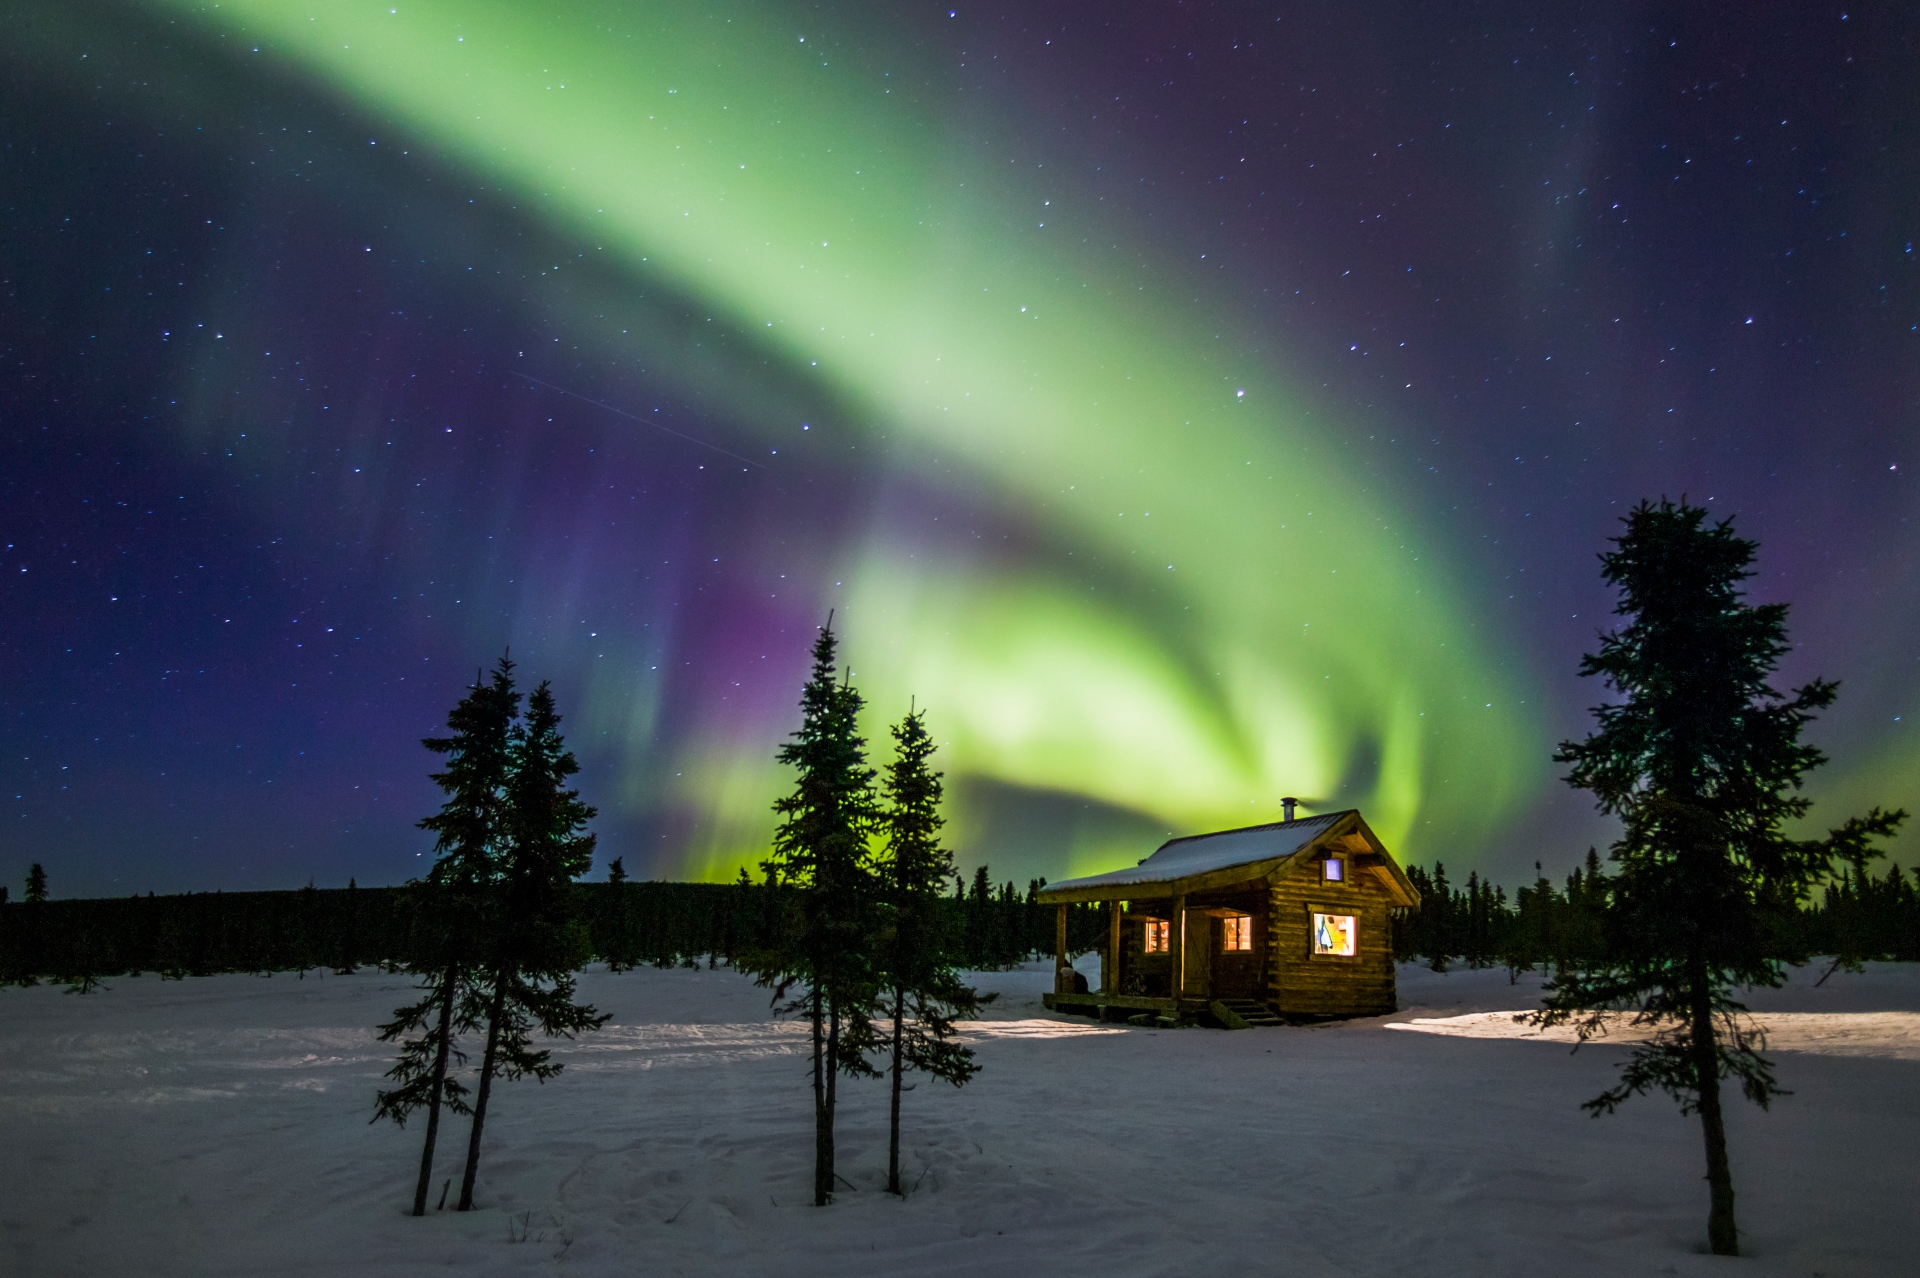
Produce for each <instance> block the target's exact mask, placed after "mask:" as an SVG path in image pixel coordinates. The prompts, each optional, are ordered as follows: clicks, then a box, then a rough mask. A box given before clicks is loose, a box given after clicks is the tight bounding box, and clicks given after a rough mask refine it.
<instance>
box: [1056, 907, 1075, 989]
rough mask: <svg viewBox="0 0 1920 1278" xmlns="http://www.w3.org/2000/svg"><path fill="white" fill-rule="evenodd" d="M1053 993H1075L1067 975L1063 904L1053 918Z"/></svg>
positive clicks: (1065, 914)
mask: <svg viewBox="0 0 1920 1278" xmlns="http://www.w3.org/2000/svg"><path fill="white" fill-rule="evenodd" d="M1053 992H1054V993H1055V994H1071V993H1073V978H1072V977H1070V976H1068V975H1067V907H1066V903H1065V902H1062V903H1061V905H1060V908H1059V911H1058V913H1056V914H1055V915H1054V918H1053Z"/></svg>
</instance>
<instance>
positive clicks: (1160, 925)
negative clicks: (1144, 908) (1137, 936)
mask: <svg viewBox="0 0 1920 1278" xmlns="http://www.w3.org/2000/svg"><path fill="white" fill-rule="evenodd" d="M1172 927H1173V925H1172V924H1171V923H1168V922H1167V921H1166V920H1165V919H1148V920H1147V943H1146V952H1147V953H1148V954H1165V953H1166V952H1167V950H1168V948H1169V946H1168V944H1167V942H1168V940H1169V939H1170V937H1169V933H1170V932H1171V931H1172Z"/></svg>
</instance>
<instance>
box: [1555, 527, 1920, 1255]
mask: <svg viewBox="0 0 1920 1278" xmlns="http://www.w3.org/2000/svg"><path fill="white" fill-rule="evenodd" d="M1706 516H1707V512H1706V511H1705V510H1703V509H1701V508H1700V507H1697V506H1691V505H1688V504H1686V502H1685V500H1684V499H1682V502H1681V504H1679V505H1674V504H1673V503H1671V502H1668V501H1665V500H1662V501H1661V502H1660V503H1659V504H1658V505H1654V504H1651V503H1648V502H1642V503H1641V504H1640V505H1639V506H1637V507H1635V509H1634V510H1633V511H1632V513H1631V514H1629V515H1628V516H1627V518H1626V520H1625V523H1626V531H1625V533H1624V534H1623V535H1622V536H1621V537H1619V538H1617V539H1616V540H1615V542H1614V545H1615V547H1616V548H1615V549H1614V550H1612V551H1609V552H1606V553H1604V554H1602V555H1601V575H1602V576H1603V577H1604V578H1605V579H1606V581H1607V582H1608V583H1610V584H1611V585H1613V586H1614V587H1616V588H1617V589H1618V590H1619V592H1620V599H1619V603H1618V606H1617V607H1616V608H1615V612H1616V613H1617V614H1618V615H1620V616H1623V617H1627V618H1629V619H1630V620H1629V621H1628V622H1627V623H1626V624H1625V625H1624V626H1622V627H1621V628H1619V629H1617V630H1615V631H1613V632H1611V633H1608V634H1603V635H1602V636H1601V637H1600V650H1599V652H1598V653H1595V654H1591V655H1588V656H1587V657H1586V658H1584V660H1583V661H1582V663H1581V667H1580V672H1581V674H1582V675H1589V676H1590V675H1598V676H1599V677H1600V678H1601V679H1602V680H1603V681H1604V682H1605V684H1606V685H1607V687H1608V688H1609V689H1610V690H1612V692H1613V693H1615V694H1616V696H1617V699H1616V700H1614V701H1612V702H1610V703H1608V704H1605V705H1601V706H1598V707H1596V708H1595V709H1594V711H1593V714H1594V717H1595V718H1596V719H1597V720H1598V721H1599V729H1598V731H1596V732H1594V733H1593V734H1592V735H1590V736H1588V737H1587V738H1586V739H1585V740H1584V741H1578V742H1574V741H1569V742H1565V743H1563V744H1562V746H1561V747H1560V750H1559V752H1558V753H1557V754H1556V755H1555V756H1554V757H1555V759H1556V760H1558V761H1559V762H1562V763H1568V764H1571V765H1572V768H1571V770H1570V771H1569V773H1568V774H1567V780H1568V782H1570V783H1571V784H1572V785H1574V786H1576V787H1578V788H1580V789H1584V790H1589V791H1591V792H1592V793H1593V795H1594V797H1595V800H1596V802H1597V806H1598V807H1599V808H1600V810H1601V811H1603V812H1605V813H1608V814H1610V815H1613V816H1616V817H1618V818H1619V819H1620V821H1621V824H1622V827H1623V829H1622V833H1621V836H1620V838H1619V840H1618V841H1617V842H1615V843H1614V845H1613V848H1612V854H1611V855H1612V860H1613V861H1614V862H1615V863H1616V865H1617V866H1618V869H1617V871H1616V873H1614V874H1613V875H1611V876H1609V877H1608V879H1607V883H1606V888H1607V891H1606V892H1605V894H1604V895H1596V894H1595V893H1594V892H1593V891H1592V890H1591V888H1588V889H1584V890H1582V891H1581V893H1580V895H1581V897H1582V898H1584V901H1583V903H1584V904H1585V906H1586V907H1587V908H1589V909H1594V910H1597V911H1598V913H1599V916H1600V919H1601V923H1602V928H1603V936H1602V938H1601V939H1602V944H1603V945H1604V950H1603V953H1602V954H1601V955H1600V956H1597V957H1588V958H1586V959H1584V960H1583V961H1580V962H1578V963H1577V964H1576V965H1571V966H1567V965H1563V966H1562V968H1561V969H1560V970H1559V971H1558V972H1557V973H1556V977H1555V981H1554V983H1553V985H1552V987H1551V990H1552V992H1551V995H1550V997H1549V998H1548V1000H1547V1005H1546V1006H1547V1010H1546V1011H1545V1012H1544V1013H1543V1014H1542V1017H1541V1019H1543V1020H1544V1021H1546V1022H1547V1023H1554V1022H1560V1021H1572V1022H1574V1023H1575V1024H1576V1025H1577V1027H1578V1029H1579V1033H1580V1037H1581V1039H1582V1041H1585V1040H1586V1039H1588V1038H1590V1037H1592V1036H1594V1035H1596V1034H1600V1033H1603V1032H1604V1031H1605V1020H1604V1017H1605V1015H1606V1013H1607V1011H1608V1010H1610V1009H1611V1010H1615V1011H1620V1010H1624V1011H1628V1012H1630V1013H1632V1015H1633V1019H1634V1023H1635V1024H1637V1025H1641V1026H1644V1027H1648V1028H1651V1029H1652V1030H1653V1036H1652V1037H1651V1039H1649V1040H1648V1041H1647V1042H1646V1043H1644V1044H1643V1045H1641V1046H1639V1047H1636V1048H1635V1049H1634V1051H1633V1053H1632V1055H1631V1057H1630V1058H1629V1060H1628V1061H1627V1063H1626V1064H1625V1066H1624V1067H1623V1069H1622V1073H1621V1079H1620V1083H1619V1085H1618V1086H1616V1087H1614V1088H1612V1089H1610V1090H1609V1091H1607V1092H1606V1093H1604V1094H1603V1095H1601V1096H1598V1097H1596V1098H1594V1099H1593V1100H1591V1101H1588V1102H1587V1103H1586V1105H1585V1108H1586V1109H1587V1110H1589V1111H1590V1112H1592V1113H1594V1114H1600V1113H1608V1112H1611V1111H1612V1110H1613V1109H1614V1108H1615V1107H1617V1106H1618V1105H1619V1104H1621V1102H1623V1101H1625V1100H1626V1099H1627V1098H1628V1097H1629V1096H1632V1095H1634V1094H1636V1093H1645V1092H1648V1091H1652V1090H1656V1089H1657V1090H1660V1091H1664V1092H1667V1093H1668V1094H1669V1095H1671V1096H1673V1097H1674V1098H1675V1099H1676V1100H1677V1101H1678V1102H1679V1103H1680V1108H1681V1112H1682V1113H1684V1114H1689V1115H1691V1114H1698V1115H1699V1116H1700V1123H1701V1129H1702V1134H1703V1136H1704V1138H1705V1144H1706V1156H1707V1183H1708V1187H1709V1193H1710V1199H1711V1206H1710V1210H1709V1214H1708V1219H1707V1236H1708V1242H1709V1244H1710V1246H1711V1247H1712V1249H1713V1251H1714V1252H1715V1253H1716V1254H1720V1255H1737V1254H1738V1252H1739V1234H1738V1230H1737V1228H1736V1226H1735V1221H1734V1207H1733V1202H1734V1197H1733V1176H1732V1172H1731V1169H1730V1166H1729V1163H1728V1157H1727V1140H1726V1129H1725V1119H1724V1116H1723V1112H1722V1107H1721V1094H1720V1080H1721V1079H1723V1078H1732V1079H1737V1080H1739V1083H1740V1088H1741V1091H1742V1092H1743V1093H1744V1094H1745V1095H1746V1097H1747V1099H1748V1100H1750V1101H1752V1102H1754V1103H1755V1104H1757V1105H1759V1106H1760V1107H1761V1108H1763V1109H1764V1108H1766V1107H1767V1104H1768V1102H1769V1100H1770V1099H1771V1098H1772V1097H1773V1096H1774V1095H1775V1094H1776V1093H1777V1092H1778V1091H1779V1087H1778V1085H1777V1084H1776V1083H1775V1081H1774V1076H1773V1070H1772V1064H1771V1062H1769V1061H1767V1060H1766V1059H1765V1058H1763V1057H1762V1056H1761V1054H1760V1053H1761V1051H1762V1050H1763V1049H1764V1047H1765V1040H1764V1037H1763V1036H1762V1035H1761V1034H1760V1032H1759V1031H1758V1030H1757V1029H1755V1028H1754V1027H1753V1025H1752V1022H1751V1021H1750V1020H1749V1019H1748V1018H1746V1017H1745V1016H1744V1012H1745V1010H1746V1009H1745V1008H1744V1007H1742V1006H1741V1005H1740V1004H1739V1003H1737V1002H1735V1001H1734V998H1733V991H1734V989H1735V988H1736V987H1742V986H1778V985H1780V984H1781V983H1782V981H1783V980H1784V975H1783V960H1785V961H1792V962H1796V963H1797V962H1804V961H1805V959H1806V957H1807V956H1806V955H1804V954H1799V953H1796V952H1793V949H1792V948H1791V947H1792V944H1793V943H1792V941H1791V939H1790V938H1791V937H1793V936H1794V935H1795V934H1796V931H1797V929H1796V928H1795V927H1794V924H1795V923H1797V921H1798V920H1797V915H1798V912H1799V909H1800V907H1801V906H1802V904H1803V903H1804V902H1805V901H1806V900H1807V898H1808V896H1809V895H1810V893H1811V891H1812V889H1813V887H1814V886H1815V885H1816V884H1817V883H1818V882H1819V881H1820V880H1822V879H1825V878H1827V877H1828V876H1830V875H1831V874H1832V873H1833V870H1834V866H1835V862H1836V861H1845V862H1849V863H1852V864H1854V865H1856V866H1857V865H1859V864H1860V863H1861V862H1863V861H1864V860H1866V859H1867V858H1869V857H1871V856H1873V855H1877V853H1876V852H1875V851H1874V850H1873V848H1872V843H1873V840H1875V839H1877V838H1879V837H1882V836H1885V835H1888V834H1891V833H1892V832H1893V831H1894V829H1895V828H1896V827H1897V826H1898V825H1899V824H1900V822H1901V821H1902V820H1903V819H1904V818H1905V816H1906V813H1904V812H1900V811H1893V812H1883V811H1881V810H1880V809H1878V808H1875V809H1873V810H1872V811H1871V812H1869V813H1868V814H1867V815H1866V816H1864V817H1854V818H1849V819H1848V820H1847V821H1846V822H1845V823H1844V824H1843V825H1841V826H1840V827H1838V828H1837V829H1834V830H1831V831H1830V832H1829V833H1828V834H1827V836H1826V837H1825V838H1820V839H1796V838H1790V837H1788V836H1787V834H1786V833H1785V832H1784V831H1783V828H1782V827H1783V826H1784V825H1785V824H1786V823H1788V822H1791V821H1794V820H1796V819H1798V818H1800V817H1802V816H1804V815H1805V814H1806V813H1807V811H1808V808H1809V806H1810V803H1809V801H1808V800H1807V799H1806V798H1804V797H1803V796H1801V794H1800V793H1799V789H1800V785H1801V779H1802V777H1803V776H1804V775H1805V774H1806V773H1807V772H1808V771H1809V770H1810V769H1812V768H1815V767H1817V766H1819V765H1820V764H1821V763H1823V762H1824V761H1825V759H1824V756H1823V755H1822V754H1821V752H1820V751H1819V750H1817V749H1816V748H1814V747H1813V746H1810V745H1804V744H1802V743H1801V741H1800V733H1801V730H1802V729H1803V728H1804V727H1805V726H1806V724H1807V723H1808V722H1809V721H1810V720H1811V719H1812V718H1813V717H1814V714H1815V712H1817V711H1819V710H1822V709H1824V708H1826V707H1827V706H1829V705H1831V704H1832V703H1833V699H1834V695H1835V691H1836V687H1837V685H1835V684H1833V683H1829V682H1826V681H1825V680H1821V679H1815V680H1813V681H1811V682H1810V683H1808V684H1806V685H1805V686H1804V687H1801V688H1798V689H1795V690H1794V692H1793V694H1792V695H1791V696H1784V697H1783V696H1782V695H1781V694H1779V693H1778V692H1776V691H1774V689H1773V688H1772V687H1771V686H1769V683H1768V680H1769V678H1770V676H1771V675H1772V673H1773V671H1774V669H1775V667H1776V666H1777V664H1778V662H1779V660H1780V657H1781V656H1782V655H1783V654H1784V653H1785V652H1786V651H1787V650H1788V646H1789V645H1788V642H1787V637H1786V616H1787V607H1786V605H1785V604H1777V603H1776V604H1761V605H1753V604H1749V603H1747V602H1745V600H1744V599H1743V597H1742V588H1741V583H1742V582H1743V581H1744V580H1746V579H1747V578H1748V577H1750V576H1752V575H1753V573H1752V570H1751V568H1750V566H1749V565H1751V563H1752V562H1753V557H1754V552H1755V550H1756V546H1755V543H1753V542H1751V541H1747V540H1744V539H1742V538H1740V537H1737V536H1735V535H1734V531H1733V526H1732V522H1731V521H1730V520H1723V521H1721V522H1719V523H1716V524H1708V523H1707V522H1706ZM1595 868H1597V862H1595ZM1570 886H1571V885H1570Z"/></svg>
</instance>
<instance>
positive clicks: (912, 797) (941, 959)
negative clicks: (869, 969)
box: [878, 711, 982, 1194]
mask: <svg viewBox="0 0 1920 1278" xmlns="http://www.w3.org/2000/svg"><path fill="white" fill-rule="evenodd" d="M893 741H894V757H893V762H892V763H891V764H889V765H888V767H887V771H886V778H885V782H884V790H885V795H886V800H887V808H886V814H885V818H884V828H885V837H886V844H885V848H884V851H883V852H882V855H881V858H880V861H879V865H878V872H879V879H880V898H881V901H882V903H883V905H884V908H885V910H886V913H887V916H888V917H887V919H886V926H885V928H884V932H883V935H884V938H885V939H884V944H883V945H882V948H881V958H880V979H881V984H882V987H883V992H884V1002H883V1008H884V1011H885V1014H886V1016H887V1018H888V1021H889V1023H890V1030H889V1032H888V1034H887V1047H888V1051H889V1054H890V1056H891V1058H892V1060H891V1064H890V1067H889V1073H890V1081H891V1083H892V1099H891V1106H890V1109H889V1119H888V1135H887V1191H888V1192H889V1193H893V1194H898V1193H900V1192H901V1189H900V1093H901V1091H902V1090H903V1087H902V1080H903V1077H904V1074H905V1071H906V1070H908V1069H915V1070H919V1071H920V1072H922V1073H924V1074H930V1075H932V1076H933V1077H935V1078H944V1079H946V1080H947V1081H948V1082H950V1083H952V1084H953V1085H954V1086H955V1087H959V1086H961V1085H962V1084H964V1083H966V1082H967V1080H968V1079H970V1078H972V1077H973V1076H974V1075H975V1074H976V1073H978V1072H979V1069H980V1067H979V1066H978V1065H976V1064H975V1063H974V1060H973V1053H972V1051H970V1050H969V1049H967V1048H966V1047H963V1046H961V1045H960V1044H959V1043H957V1042H955V1041H954V1025H955V1022H956V1021H959V1020H962V1019H966V1018H969V1017H972V1016H975V1015H977V1014H978V1012H979V1007H980V1003H981V1002H982V999H981V998H980V995H979V993H978V992H977V991H975V990H973V989H972V988H970V987H969V986H967V985H965V984H963V983H962V982H961V980H960V975H959V973H958V972H956V971H955V970H954V968H953V963H952V960H951V959H950V957H949V953H950V947H949V945H948V937H947V935H946V931H947V929H946V918H947V914H946V911H945V910H944V909H943V902H942V901H941V893H942V891H943V890H944V889H945V887H946V884H947V876H948V875H949V874H952V873H953V855H952V854H951V853H950V852H948V851H947V849H946V848H945V847H943V846H942V845H941V843H940V827H941V826H942V825H944V824H945V820H944V818H942V817H941V815H940V798H941V793H942V788H941V785H940V773H938V772H935V771H934V770H933V769H932V767H931V766H929V764H928V760H929V759H930V758H932V756H933V752H934V749H935V746H934V743H933V738H931V737H929V736H928V735H927V728H926V721H925V716H924V715H923V714H922V713H920V712H918V711H914V712H912V713H909V714H908V715H907V717H906V718H905V719H902V720H901V721H900V722H899V723H898V724H896V725H895V726H894V728H893Z"/></svg>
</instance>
